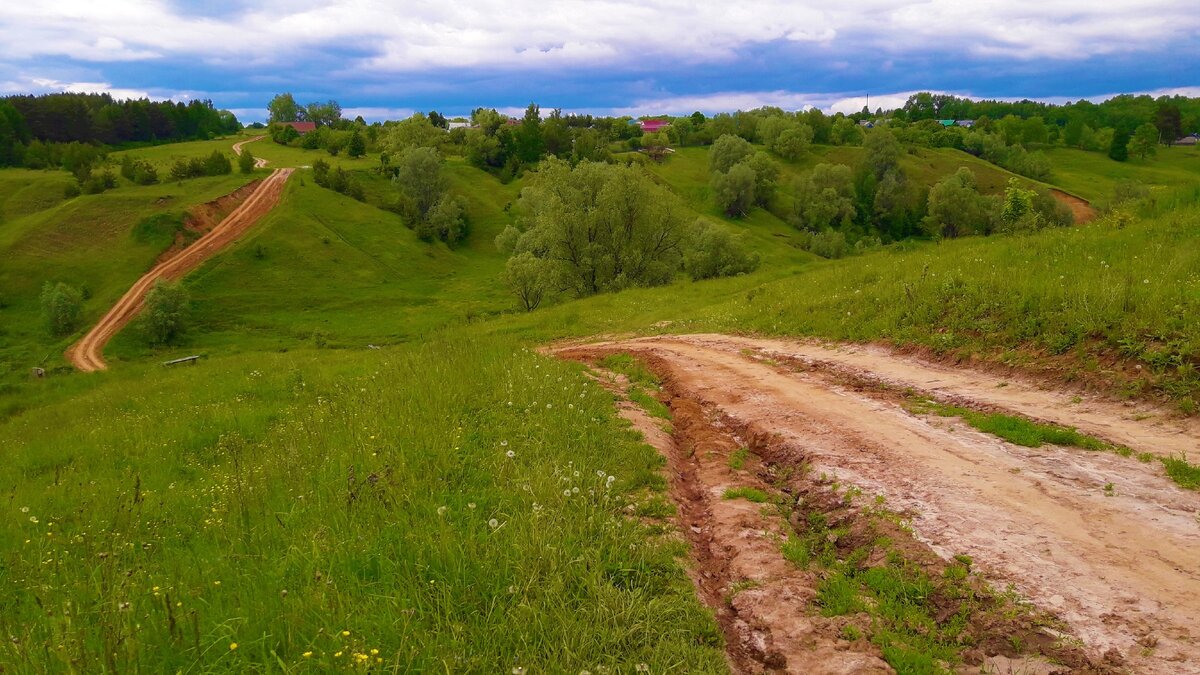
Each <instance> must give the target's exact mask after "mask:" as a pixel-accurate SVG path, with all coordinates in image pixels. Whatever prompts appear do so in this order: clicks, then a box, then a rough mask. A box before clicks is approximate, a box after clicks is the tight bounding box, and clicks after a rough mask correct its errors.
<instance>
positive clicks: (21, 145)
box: [0, 93, 241, 168]
mask: <svg viewBox="0 0 1200 675" xmlns="http://www.w3.org/2000/svg"><path fill="white" fill-rule="evenodd" d="M240 128H241V125H240V123H239V122H238V120H237V117H235V116H234V115H233V113H231V112H229V111H227V110H217V109H216V108H214V107H213V104H212V101H191V102H189V103H182V102H174V101H151V100H147V99H129V100H121V101H118V100H115V99H113V97H112V96H111V95H109V94H73V93H63V94H43V95H40V96H32V95H22V96H9V97H6V98H3V99H0V166H29V167H30V168H57V167H58V166H61V164H59V163H57V162H56V160H58V155H59V153H60V151H59V150H58V149H57V148H59V147H61V146H63V145H69V144H80V145H90V146H103V145H123V144H130V143H155V142H169V141H190V140H204V139H209V138H213V137H214V136H220V135H223V134H229V133H236V132H237V131H238V129H240Z"/></svg>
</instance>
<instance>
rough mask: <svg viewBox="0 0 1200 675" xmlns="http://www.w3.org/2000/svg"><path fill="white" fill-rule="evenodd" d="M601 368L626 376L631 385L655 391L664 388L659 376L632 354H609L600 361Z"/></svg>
mask: <svg viewBox="0 0 1200 675" xmlns="http://www.w3.org/2000/svg"><path fill="white" fill-rule="evenodd" d="M600 366H601V367H602V368H605V369H607V370H611V371H612V372H614V373H620V374H622V375H624V376H625V377H626V378H627V379H628V380H629V383H630V384H638V385H642V386H645V387H650V388H653V389H658V388H659V387H660V386H662V382H661V381H660V380H659V379H658V376H657V375H655V374H654V373H652V372H650V369H649V368H647V367H646V364H645V363H643V362H642V361H641V360H639V359H637V358H635V357H634V356H633V355H631V354H609V355H608V356H605V357H604V358H603V359H600Z"/></svg>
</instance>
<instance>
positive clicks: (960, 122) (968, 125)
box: [954, 120, 975, 129]
mask: <svg viewBox="0 0 1200 675" xmlns="http://www.w3.org/2000/svg"><path fill="white" fill-rule="evenodd" d="M954 126H956V127H966V128H968V129H970V128H971V127H973V126H975V120H954Z"/></svg>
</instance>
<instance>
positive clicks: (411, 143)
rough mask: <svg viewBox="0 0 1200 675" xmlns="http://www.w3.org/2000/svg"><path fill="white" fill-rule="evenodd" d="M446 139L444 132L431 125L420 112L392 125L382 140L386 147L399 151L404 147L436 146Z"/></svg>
mask: <svg viewBox="0 0 1200 675" xmlns="http://www.w3.org/2000/svg"><path fill="white" fill-rule="evenodd" d="M445 139H446V132H445V131H442V130H441V129H439V128H437V127H435V126H433V124H432V123H430V121H429V118H428V117H426V116H425V115H423V114H421V113H414V114H413V116H412V117H409V118H408V119H406V120H402V121H400V122H397V123H396V124H394V125H392V128H391V131H390V132H388V136H387V140H386V141H384V143H385V145H387V147H388V149H389V150H391V151H393V152H399V151H402V150H404V149H405V148H436V147H438V146H439V145H441V144H442V141H444V140H445Z"/></svg>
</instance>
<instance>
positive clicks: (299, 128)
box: [279, 122, 317, 136]
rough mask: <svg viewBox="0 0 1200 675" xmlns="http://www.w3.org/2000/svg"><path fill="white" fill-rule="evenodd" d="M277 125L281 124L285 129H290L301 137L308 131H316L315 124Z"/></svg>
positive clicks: (288, 123) (292, 123) (287, 123)
mask: <svg viewBox="0 0 1200 675" xmlns="http://www.w3.org/2000/svg"><path fill="white" fill-rule="evenodd" d="M279 124H282V125H283V126H285V127H291V128H293V129H295V130H296V133H298V134H300V135H301V136H303V135H304V134H307V133H308V132H310V131H316V130H317V123H316V122H279Z"/></svg>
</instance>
